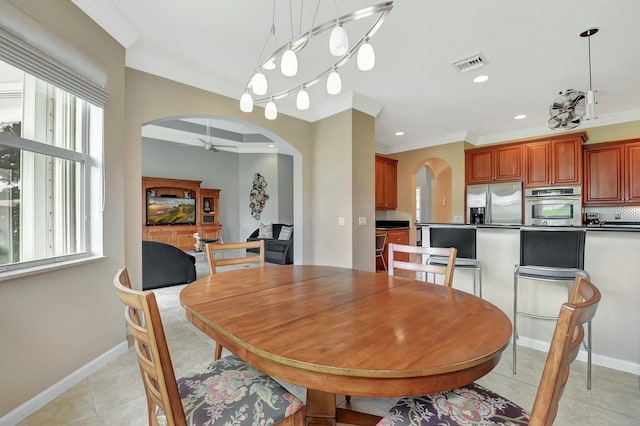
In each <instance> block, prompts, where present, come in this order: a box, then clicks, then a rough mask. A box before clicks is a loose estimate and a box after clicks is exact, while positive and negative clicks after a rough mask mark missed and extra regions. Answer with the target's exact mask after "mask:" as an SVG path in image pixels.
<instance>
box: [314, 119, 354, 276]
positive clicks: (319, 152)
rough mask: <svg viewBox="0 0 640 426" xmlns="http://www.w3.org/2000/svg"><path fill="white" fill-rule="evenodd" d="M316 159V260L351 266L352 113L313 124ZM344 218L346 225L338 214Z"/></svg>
mask: <svg viewBox="0 0 640 426" xmlns="http://www.w3.org/2000/svg"><path fill="white" fill-rule="evenodd" d="M312 127H313V139H314V140H315V141H316V143H315V150H314V158H315V162H316V169H315V178H314V183H313V206H314V207H313V222H314V230H316V232H315V233H314V263H316V264H318V265H334V266H343V267H346V268H350V267H351V265H352V259H351V252H352V244H353V242H352V232H353V231H352V230H353V224H352V221H351V217H352V212H353V206H352V198H353V191H352V187H351V182H352V174H353V172H352V168H351V163H352V160H351V159H352V134H351V128H352V113H351V111H344V112H341V113H339V114H336V115H333V116H331V117H328V118H326V119H324V120H321V121H318V122H316V123H314V124H313V126H312ZM340 217H342V218H344V225H339V224H338V218H340Z"/></svg>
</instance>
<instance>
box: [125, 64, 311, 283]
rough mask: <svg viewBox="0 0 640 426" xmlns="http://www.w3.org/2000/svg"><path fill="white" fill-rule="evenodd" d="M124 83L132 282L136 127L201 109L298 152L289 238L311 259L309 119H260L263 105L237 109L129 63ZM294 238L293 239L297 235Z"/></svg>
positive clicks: (135, 270)
mask: <svg viewBox="0 0 640 426" xmlns="http://www.w3.org/2000/svg"><path fill="white" fill-rule="evenodd" d="M126 82H127V94H126V95H127V96H126V107H125V108H126V116H125V117H126V118H125V140H126V144H127V146H128V147H129V148H130V149H129V152H128V155H127V157H126V164H127V169H126V180H127V182H131V185H128V186H127V190H126V193H125V196H126V200H127V211H126V244H127V258H126V262H127V264H128V265H131V266H130V267H131V269H132V276H133V277H135V278H134V280H135V282H137V283H139V282H140V280H141V277H142V271H141V270H140V259H141V244H140V241H141V239H142V231H141V219H140V211H141V202H142V200H141V192H140V185H139V182H140V179H141V172H140V164H141V158H140V143H141V142H140V138H141V133H140V132H141V127H142V125H143V124H145V123H148V122H150V121H154V120H158V119H161V118H166V117H174V116H181V115H198V114H205V115H213V116H222V117H227V118H230V119H232V120H242V121H246V122H249V123H253V124H255V125H256V126H259V127H260V128H262V129H264V131H265V132H267V134H269V135H271V136H273V137H274V138H280V140H281V141H282V142H286V143H287V144H289V145H290V146H291V147H292V148H294V149H295V150H297V151H298V153H299V159H298V161H299V162H300V163H301V164H299V166H300V167H301V170H302V175H301V178H300V179H297V178H296V179H295V180H294V192H295V191H296V190H297V189H299V190H300V193H301V194H302V199H303V202H302V205H301V206H296V210H297V211H298V212H300V213H301V217H302V222H303V224H302V226H300V224H299V223H298V224H296V232H295V233H294V237H295V238H300V240H299V241H300V242H304V243H303V246H302V256H303V258H302V261H303V262H305V263H311V262H312V261H313V247H312V244H313V238H312V235H313V228H312V225H313V220H312V209H311V206H312V203H313V201H312V194H313V186H312V183H313V170H314V168H315V166H314V160H313V158H314V144H313V141H312V133H311V125H310V124H309V123H307V122H305V121H302V120H298V119H295V118H292V117H289V116H286V115H284V114H279V115H278V119H277V120H273V121H270V120H266V119H265V118H264V112H263V109H262V108H258V107H256V108H254V111H253V112H252V113H249V114H247V113H243V112H241V111H240V108H239V107H238V101H237V100H234V99H230V98H227V97H224V96H221V95H218V94H215V93H212V92H207V91H204V90H201V89H197V88H194V87H191V86H187V85H184V84H181V83H177V82H175V81H171V80H167V79H164V78H161V77H157V76H154V75H151V74H147V73H144V72H141V71H137V70H133V69H129V68H128V69H127V70H126ZM294 157H295V156H294ZM295 163H296V159H295V158H294V175H295V173H296V171H295V169H296V167H295ZM168 173H170V171H168ZM223 226H224V224H223ZM298 229H301V230H302V232H300V233H298ZM296 243H298V240H297V239H296Z"/></svg>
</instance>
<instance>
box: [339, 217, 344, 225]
mask: <svg viewBox="0 0 640 426" xmlns="http://www.w3.org/2000/svg"><path fill="white" fill-rule="evenodd" d="M338 225H344V217H343V216H339V217H338Z"/></svg>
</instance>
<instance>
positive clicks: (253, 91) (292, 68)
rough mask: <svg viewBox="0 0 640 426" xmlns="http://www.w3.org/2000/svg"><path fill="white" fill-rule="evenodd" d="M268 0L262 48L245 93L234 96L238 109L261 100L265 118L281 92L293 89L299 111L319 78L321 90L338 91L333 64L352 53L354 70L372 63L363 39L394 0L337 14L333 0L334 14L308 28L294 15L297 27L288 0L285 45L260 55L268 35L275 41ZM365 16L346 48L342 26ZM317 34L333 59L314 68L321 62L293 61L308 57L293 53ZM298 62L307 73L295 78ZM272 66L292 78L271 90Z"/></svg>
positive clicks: (272, 113)
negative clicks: (363, 24)
mask: <svg viewBox="0 0 640 426" xmlns="http://www.w3.org/2000/svg"><path fill="white" fill-rule="evenodd" d="M272 3H273V6H272V17H271V28H270V30H269V33H268V35H267V38H266V40H265V43H264V46H263V47H262V51H261V52H260V54H259V55H258V64H257V65H256V68H255V71H254V74H253V75H252V76H251V78H250V79H249V81H248V82H247V84H246V86H245V93H243V94H242V96H241V97H240V109H241V111H243V112H251V111H252V110H253V106H254V105H260V106H263V105H264V110H265V111H264V113H265V117H266V118H267V119H269V120H275V119H276V117H277V115H278V110H277V107H276V105H275V103H274V100H280V99H283V98H285V97H287V96H291V95H293V94H294V93H295V94H296V95H297V96H296V107H297V108H298V109H299V110H301V111H304V110H307V109H309V108H310V106H311V102H310V97H309V93H308V92H307V90H308V89H309V88H310V87H312V86H313V85H315V84H318V83H321V82H322V81H324V82H325V83H326V87H327V92H328V93H329V94H332V95H337V94H339V93H341V92H342V79H341V77H340V74H339V73H338V68H340V67H342V66H344V65H345V64H347V63H348V62H349V61H350V60H351V59H355V58H354V57H355V56H357V57H358V68H359V69H360V70H363V71H367V70H370V69H372V68H374V66H375V60H376V59H375V52H374V50H373V47H372V46H371V45H370V44H369V40H370V38H371V37H373V35H374V34H375V33H376V32H377V31H378V29H379V28H380V26H381V24H382V23H383V22H384V20H385V19H386V17H387V16H388V15H389V13H390V12H391V9H392V8H393V3H394V2H393V1H386V2H384V3H380V4H377V5H373V6H369V7H366V8H363V9H360V10H356V11H354V12H351V13H348V14H344V15H340V13H339V11H338V1H337V0H334V3H335V7H336V15H335V16H336V17H335V18H333V19H331V20H330V21H327V22H324V23H322V24H319V25H315V26H313V23H312V27H311V28H309V30H307V31H303V28H302V20H300V26H299V28H296V27H295V26H294V16H293V13H292V11H293V9H292V3H293V0H289V23H290V26H291V38H290V39H289V41H287V42H286V43H285V44H283V45H281V46H280V47H278V48H276V49H275V50H273V51H272V52H271V53H270V54H268V55H263V54H264V53H265V50H266V51H267V52H268V49H267V48H268V47H269V42H270V41H272V39H273V40H275V33H276V29H275V13H276V12H275V6H276V1H275V0H272ZM302 8H303V7H301V10H300V17H302V16H303V13H302ZM316 9H317V8H316ZM316 12H317V10H316ZM369 16H373V17H375V18H372V19H371V21H372V23H371V26H368V29H364V28H357V29H355V30H354V32H353V33H352V34H351V36H352V37H354V36H357V38H356V40H357V42H356V43H352V47H350V46H349V36H348V33H347V30H346V26H347V25H348V24H349V23H351V22H353V21H357V20H360V19H362V18H368V17H369ZM314 23H315V18H314ZM362 29H364V30H365V31H364V34H360V32H359V31H360V30H362ZM323 33H324V34H326V33H330V34H329V50H330V52H331V54H332V55H335V56H337V58H333V60H332V62H333V65H329V66H326V65H321V67H316V69H315V70H314V69H313V68H314V65H317V64H319V63H320V62H321V61H319V60H308V61H307V62H308V63H300V62H299V61H302V60H305V59H308V56H307V55H306V54H303V55H302V56H301V57H298V54H299V53H300V52H302V51H303V50H304V49H305V48H306V47H307V46H308V45H309V44H310V42H311V41H312V40H315V39H317V40H320V37H318V36H319V35H320V34H323ZM352 41H353V40H352ZM322 42H323V43H326V38H323V39H322ZM325 46H326V45H325ZM311 54H313V53H311ZM260 58H263V59H262V62H260V61H261V59H260ZM325 59H326V58H325ZM278 62H280V63H278ZM302 66H303V67H304V68H303V70H304V72H305V73H307V74H309V77H307V76H304V78H299V77H300V75H301V73H300V72H298V71H300V67H302ZM277 67H280V71H281V72H282V74H283V75H284V76H286V77H295V78H293V79H291V80H289V81H290V83H291V85H290V86H289V87H288V88H287V87H286V83H285V87H282V88H279V89H277V90H274V86H277V85H278V84H280V83H279V80H278V82H276V81H275V80H273V81H271V82H268V80H267V76H268V75H269V74H268V72H269V71H271V70H275V69H276V68H277ZM271 78H273V74H271ZM277 78H278V77H276V79H277ZM325 79H326V80H325ZM300 80H303V81H300ZM275 83H278V84H275ZM281 86H282V85H281Z"/></svg>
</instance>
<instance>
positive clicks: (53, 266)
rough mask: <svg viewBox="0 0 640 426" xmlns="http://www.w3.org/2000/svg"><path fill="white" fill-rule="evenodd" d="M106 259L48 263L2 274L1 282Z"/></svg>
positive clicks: (94, 258)
mask: <svg viewBox="0 0 640 426" xmlns="http://www.w3.org/2000/svg"><path fill="white" fill-rule="evenodd" d="M103 259H106V257H105V256H87V257H83V258H80V259H73V260H67V261H64V262H56V263H48V264H46V265H38V266H32V267H30V268H22V269H15V270H10V271H3V272H0V282H2V281H9V280H13V279H16V278H23V277H28V276H32V275H39V274H43V273H47V272H51V271H57V270H60V269H65V268H71V267H74V266H79V265H84V264H86V263H94V262H99V261H101V260H103Z"/></svg>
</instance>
